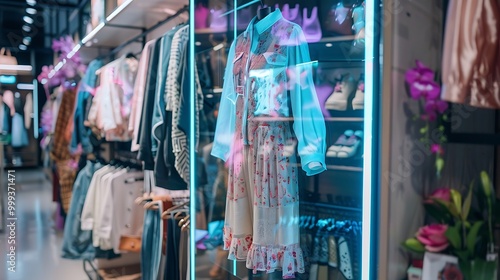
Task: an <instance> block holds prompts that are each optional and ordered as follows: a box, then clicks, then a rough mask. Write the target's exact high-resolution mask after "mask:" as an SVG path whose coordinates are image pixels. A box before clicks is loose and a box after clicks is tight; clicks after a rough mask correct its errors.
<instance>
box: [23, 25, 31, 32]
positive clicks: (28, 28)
mask: <svg viewBox="0 0 500 280" xmlns="http://www.w3.org/2000/svg"><path fill="white" fill-rule="evenodd" d="M23 30H24V31H26V32H30V31H31V27H30V26H29V25H26V24H25V25H23Z"/></svg>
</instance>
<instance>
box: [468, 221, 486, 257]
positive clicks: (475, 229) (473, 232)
mask: <svg viewBox="0 0 500 280" xmlns="http://www.w3.org/2000/svg"><path fill="white" fill-rule="evenodd" d="M482 226H483V221H477V222H475V223H474V224H473V225H472V228H471V229H470V231H469V234H468V235H467V239H466V245H467V250H468V251H469V254H471V255H474V249H475V248H476V242H477V235H478V233H479V230H480V229H481V227H482Z"/></svg>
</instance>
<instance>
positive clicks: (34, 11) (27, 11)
mask: <svg viewBox="0 0 500 280" xmlns="http://www.w3.org/2000/svg"><path fill="white" fill-rule="evenodd" d="M26 13H28V14H30V15H36V13H37V10H36V9H34V8H26Z"/></svg>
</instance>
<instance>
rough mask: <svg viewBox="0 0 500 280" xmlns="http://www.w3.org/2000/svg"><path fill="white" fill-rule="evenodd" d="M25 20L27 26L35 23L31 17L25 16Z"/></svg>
mask: <svg viewBox="0 0 500 280" xmlns="http://www.w3.org/2000/svg"><path fill="white" fill-rule="evenodd" d="M23 20H24V22H26V23H27V24H32V23H33V19H32V18H30V17H29V16H24V17H23Z"/></svg>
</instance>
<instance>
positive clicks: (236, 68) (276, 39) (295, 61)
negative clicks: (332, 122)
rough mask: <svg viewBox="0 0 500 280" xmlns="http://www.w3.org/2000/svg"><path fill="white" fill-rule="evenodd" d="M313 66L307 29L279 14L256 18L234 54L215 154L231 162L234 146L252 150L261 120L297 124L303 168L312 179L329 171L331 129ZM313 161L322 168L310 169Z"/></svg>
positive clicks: (237, 42) (233, 48)
mask: <svg viewBox="0 0 500 280" xmlns="http://www.w3.org/2000/svg"><path fill="white" fill-rule="evenodd" d="M312 64H313V63H312V62H311V61H310V56H309V48H308V45H307V42H306V40H305V37H304V34H303V32H302V29H301V28H300V26H298V25H297V24H295V23H292V22H290V21H287V20H285V19H284V18H283V16H282V14H281V11H280V10H279V9H276V10H275V11H274V12H272V13H271V14H269V15H268V16H266V17H265V18H263V19H261V20H260V21H258V22H256V19H255V18H254V19H253V20H252V22H251V23H250V25H249V26H248V28H247V30H246V31H245V32H243V33H242V34H241V35H239V36H238V38H237V39H236V40H235V41H234V42H233V44H232V45H231V49H230V51H229V56H228V66H227V67H226V72H225V76H224V87H223V92H222V97H221V102H220V105H219V116H218V120H217V128H216V132H215V140H214V145H213V149H212V155H213V156H215V157H218V158H220V159H223V160H227V159H228V156H229V154H230V153H231V150H232V149H233V147H232V144H233V143H238V142H240V141H238V140H242V141H243V143H244V145H251V144H252V141H253V136H252V131H254V130H255V127H254V126H255V125H256V123H257V125H258V123H259V121H258V120H259V119H264V120H265V119H268V120H269V119H271V120H275V121H276V120H284V121H293V131H294V134H295V137H296V138H297V141H298V153H299V156H300V157H301V161H302V168H303V169H304V171H305V172H306V173H307V175H314V174H317V173H320V172H322V171H324V170H325V169H326V168H325V167H326V165H325V156H324V155H325V150H326V144H325V134H326V129H325V122H324V118H323V115H322V113H321V108H320V106H319V102H318V98H317V96H316V91H315V88H314V83H313V79H312ZM249 94H253V95H254V96H252V98H251V99H253V101H252V102H255V104H250V105H249V104H248V103H249V102H248V100H249V96H248V95H249ZM241 99H243V101H241ZM249 108H251V109H249ZM239 123H242V125H241V127H240V125H237V124H239ZM239 130H241V131H239ZM235 137H238V138H240V139H235ZM236 148H237V147H236ZM311 162H319V163H321V164H322V168H321V169H311V168H309V167H308V164H309V163H311Z"/></svg>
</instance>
